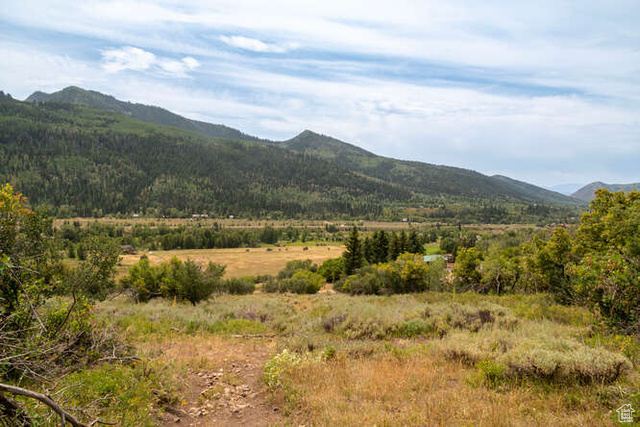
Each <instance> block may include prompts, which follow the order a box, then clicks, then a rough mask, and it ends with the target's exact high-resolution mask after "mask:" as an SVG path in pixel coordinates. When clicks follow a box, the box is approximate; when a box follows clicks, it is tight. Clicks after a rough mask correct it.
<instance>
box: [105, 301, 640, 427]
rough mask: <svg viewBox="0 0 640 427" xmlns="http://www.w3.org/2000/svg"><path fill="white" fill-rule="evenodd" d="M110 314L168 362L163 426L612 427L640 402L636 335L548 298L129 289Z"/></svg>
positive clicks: (154, 357)
mask: <svg viewBox="0 0 640 427" xmlns="http://www.w3.org/2000/svg"><path fill="white" fill-rule="evenodd" d="M99 312H100V314H101V316H104V317H108V318H109V319H110V320H111V321H113V322H114V323H115V324H116V325H118V327H119V328H120V330H122V331H123V332H124V334H126V335H127V336H128V337H129V339H131V340H132V341H133V342H135V343H136V346H137V348H138V353H139V355H140V356H141V358H142V359H143V360H145V361H146V362H145V363H148V364H149V365H150V366H154V367H155V368H154V369H157V370H161V371H162V372H163V378H164V380H163V382H160V383H158V384H156V387H158V386H162V387H161V390H163V391H162V392H161V393H160V395H167V396H172V397H171V398H165V403H163V404H160V405H159V409H157V410H155V411H151V412H149V414H151V415H153V416H154V417H157V418H156V419H161V420H164V421H163V422H165V423H166V425H173V423H175V422H176V421H177V420H181V421H180V422H182V423H185V422H187V423H188V422H193V423H196V425H215V424H225V425H240V424H245V425H247V424H250V425H276V424H278V425H289V424H292V425H298V424H305V425H445V424H446V425H470V424H473V425H613V424H614V420H615V409H616V408H618V407H619V406H620V405H622V404H624V403H632V404H633V405H634V407H636V406H637V405H638V403H640V401H639V395H638V385H639V382H638V381H639V380H638V378H639V374H638V369H637V363H638V362H639V349H640V347H639V345H638V342H637V340H635V339H629V338H628V337H627V338H625V337H618V336H613V335H608V334H605V333H601V332H598V331H597V330H595V329H594V328H593V326H592V324H593V319H592V316H591V315H590V314H589V313H588V312H587V311H586V310H584V309H581V308H576V307H563V306H559V305H557V304H555V303H553V302H552V300H551V299H550V298H549V297H548V296H545V295H529V296H523V295H512V296H503V297H495V296H493V297H492V296H479V295H477V294H471V293H469V294H459V295H452V294H445V293H434V292H429V293H424V294H415V295H397V296H389V297H379V296H368V297H367V296H362V297H351V296H347V295H342V294H317V295H291V294H284V295H273V294H254V295H246V296H230V295H222V296H217V297H215V298H212V299H210V300H209V301H207V302H204V303H200V304H198V305H197V306H187V305H181V304H174V303H171V302H167V301H159V300H154V301H151V302H149V303H147V304H139V305H134V304H132V303H130V302H128V301H127V300H125V299H123V298H121V297H120V298H117V299H115V300H111V301H107V302H104V303H102V304H101V305H100V307H99ZM552 365H553V366H552ZM266 384H268V386H267V385H266ZM247 390H250V392H249V391H247ZM154 407H158V402H157V401H156V403H155V404H154ZM103 418H105V417H104V416H103ZM207 423H209V424H207Z"/></svg>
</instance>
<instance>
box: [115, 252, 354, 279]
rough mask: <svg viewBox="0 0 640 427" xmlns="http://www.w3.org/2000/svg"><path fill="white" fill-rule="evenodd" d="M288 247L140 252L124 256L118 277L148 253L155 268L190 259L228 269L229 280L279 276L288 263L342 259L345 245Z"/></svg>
mask: <svg viewBox="0 0 640 427" xmlns="http://www.w3.org/2000/svg"><path fill="white" fill-rule="evenodd" d="M305 247H306V246H286V247H269V248H250V249H245V248H237V249H189V250H173V251H152V252H139V253H138V254H136V255H123V256H122V261H121V262H120V265H119V266H118V274H119V275H122V274H124V273H126V271H127V270H128V269H129V267H131V266H132V265H133V264H135V263H136V262H137V261H138V260H139V259H140V257H141V256H142V255H143V254H145V255H147V256H148V257H149V261H150V262H151V264H152V265H157V264H159V263H161V262H163V261H168V260H170V259H171V258H172V257H174V256H175V257H177V258H178V259H181V260H186V259H188V258H190V259H192V260H194V261H196V262H198V263H202V264H204V265H206V264H207V263H209V262H210V261H211V262H215V263H218V264H223V265H226V266H227V269H226V272H225V277H226V278H232V277H242V276H255V275H261V274H272V275H276V274H278V272H279V271H280V270H282V269H283V268H284V266H285V265H286V264H287V262H288V261H292V260H295V259H310V260H311V261H313V262H314V263H316V264H318V265H320V264H322V263H323V262H324V261H325V260H327V259H330V258H337V257H339V256H340V255H341V254H342V252H343V251H344V247H343V246H308V247H306V248H308V249H307V250H305Z"/></svg>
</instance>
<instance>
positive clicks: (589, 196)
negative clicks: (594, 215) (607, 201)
mask: <svg viewBox="0 0 640 427" xmlns="http://www.w3.org/2000/svg"><path fill="white" fill-rule="evenodd" d="M601 188H606V189H607V190H609V191H612V192H617V191H625V192H626V191H633V190H638V191H640V182H635V183H632V184H606V183H604V182H602V181H595V182H592V183H591V184H587V185H585V186H584V187H582V188H581V189H579V190H578V191H576V192H575V193H573V194H572V195H571V196H572V197H575V198H576V199H580V200H584V201H585V202H590V201H591V200H593V199H594V198H595V193H596V190H599V189H601Z"/></svg>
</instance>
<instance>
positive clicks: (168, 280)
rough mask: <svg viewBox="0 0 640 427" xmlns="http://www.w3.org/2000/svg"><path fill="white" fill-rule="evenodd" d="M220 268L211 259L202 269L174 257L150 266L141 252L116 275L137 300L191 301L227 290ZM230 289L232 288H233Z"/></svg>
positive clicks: (222, 269)
mask: <svg viewBox="0 0 640 427" xmlns="http://www.w3.org/2000/svg"><path fill="white" fill-rule="evenodd" d="M224 270H225V267H224V266H223V265H220V264H215V263H213V262H210V263H209V264H208V265H207V267H206V269H204V270H203V269H202V266H201V265H199V264H196V263H195V262H194V261H192V260H190V259H187V260H186V261H181V260H179V259H178V258H176V257H173V258H171V260H170V261H168V262H163V263H161V264H160V265H158V266H151V265H150V264H149V259H148V258H147V256H146V255H143V256H142V257H141V258H140V261H138V262H137V263H136V264H134V265H133V266H131V268H130V269H129V273H128V274H127V275H126V276H125V277H123V278H122V279H120V284H121V286H123V287H124V288H125V289H130V290H132V291H133V293H134V298H135V300H136V301H138V302H146V301H149V300H150V299H151V298H156V297H164V298H168V299H178V300H184V301H189V302H190V303H192V304H194V305H195V304H196V303H197V302H199V301H202V300H205V299H207V298H208V297H209V296H210V295H211V293H212V292H214V291H216V290H217V291H219V292H228V289H229V285H227V284H226V283H225V284H223V283H222V281H221V278H222V275H223V274H224ZM233 289H234V291H235V290H236V289H237V288H236V287H234V288H233ZM252 292H253V291H252ZM245 293H246V292H245Z"/></svg>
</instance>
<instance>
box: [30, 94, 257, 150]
mask: <svg viewBox="0 0 640 427" xmlns="http://www.w3.org/2000/svg"><path fill="white" fill-rule="evenodd" d="M25 101H26V102H59V103H65V104H79V105H85V106H87V107H92V108H96V109H99V110H105V111H113V112H115V113H121V114H124V115H126V116H129V117H132V118H134V119H139V120H143V121H145V122H149V123H155V124H158V125H164V126H174V127H177V128H181V129H186V130H190V131H194V132H199V133H202V134H204V135H207V136H213V137H216V138H229V139H241V140H245V141H258V140H259V138H256V137H253V136H250V135H246V134H244V133H242V132H240V131H239V130H236V129H233V128H230V127H228V126H225V125H218V124H211V123H205V122H201V121H197V120H191V119H187V118H185V117H182V116H180V115H178V114H174V113H172V112H171V111H168V110H165V109H164V108H160V107H154V106H151V105H143V104H134V103H131V102H124V101H119V100H117V99H116V98H114V97H113V96H110V95H105V94H102V93H100V92H96V91H93V90H85V89H81V88H79V87H75V86H69V87H67V88H65V89H62V90H60V91H58V92H54V93H51V94H48V93H44V92H34V93H33V94H31V95H30V96H29V97H28V98H27V99H26V100H25Z"/></svg>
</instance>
